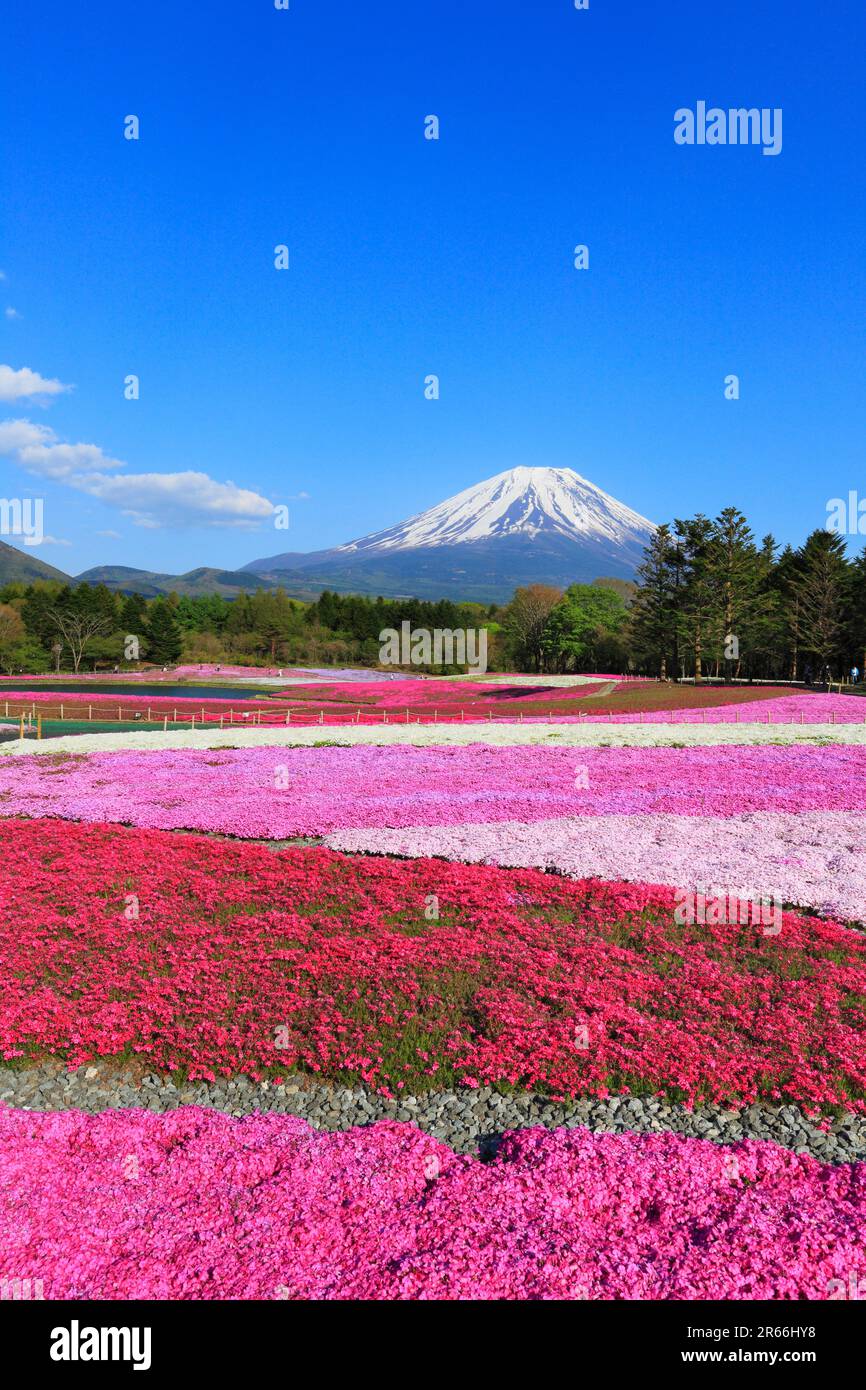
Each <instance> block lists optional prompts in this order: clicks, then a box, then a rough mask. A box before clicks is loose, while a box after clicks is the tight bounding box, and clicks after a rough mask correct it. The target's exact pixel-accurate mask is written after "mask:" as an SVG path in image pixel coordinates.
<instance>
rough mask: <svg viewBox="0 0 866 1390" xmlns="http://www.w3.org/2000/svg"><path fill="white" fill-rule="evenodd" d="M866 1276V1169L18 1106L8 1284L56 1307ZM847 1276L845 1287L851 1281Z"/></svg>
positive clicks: (671, 1288)
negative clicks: (451, 1141)
mask: <svg viewBox="0 0 866 1390" xmlns="http://www.w3.org/2000/svg"><path fill="white" fill-rule="evenodd" d="M852 1274H854V1275H855V1277H862V1276H863V1275H864V1274H866V1164H857V1165H839V1166H838V1167H833V1166H830V1165H822V1164H820V1163H819V1162H818V1161H817V1160H816V1159H813V1158H810V1157H808V1156H806V1155H798V1154H795V1153H792V1152H790V1151H789V1150H786V1149H783V1148H781V1147H779V1146H777V1145H775V1144H770V1143H757V1142H754V1141H747V1142H743V1143H740V1144H737V1145H735V1146H733V1147H731V1148H721V1147H716V1146H715V1145H713V1144H712V1143H710V1142H709V1141H705V1140H699V1139H686V1138H682V1137H680V1136H677V1135H673V1134H663V1135H647V1136H638V1135H635V1134H622V1135H602V1134H599V1135H592V1134H590V1133H589V1131H587V1130H583V1129H575V1130H558V1131H555V1132H553V1133H548V1132H546V1131H544V1130H539V1129H536V1130H529V1131H523V1132H522V1133H518V1134H515V1135H511V1136H509V1137H508V1138H507V1139H506V1140H505V1143H504V1145H503V1148H502V1149H501V1150H500V1153H499V1155H498V1157H497V1158H496V1160H495V1161H494V1162H492V1163H481V1162H479V1161H478V1160H477V1159H475V1158H468V1157H459V1156H457V1155H455V1154H454V1153H452V1151H451V1150H450V1149H448V1148H447V1147H446V1146H445V1145H444V1144H442V1143H439V1142H438V1141H437V1140H435V1139H432V1138H430V1137H428V1136H427V1135H425V1134H423V1133H422V1132H421V1131H420V1130H418V1129H415V1128H414V1127H413V1126H411V1125H408V1124H407V1125H401V1124H397V1123H395V1122H382V1123H379V1124H377V1125H375V1126H373V1127H371V1128H368V1129H354V1130H349V1131H348V1132H346V1133H343V1134H317V1133H316V1132H315V1131H313V1130H311V1129H310V1128H309V1127H308V1126H307V1125H306V1124H305V1123H304V1122H303V1121H301V1120H298V1119H295V1118H293V1117H287V1116H273V1115H263V1116H250V1117H248V1118H245V1119H241V1120H234V1119H230V1118H228V1117H227V1116H224V1115H221V1114H218V1113H215V1112H212V1111H205V1110H199V1109H196V1108H194V1107H188V1108H184V1109H182V1110H179V1111H175V1112H174V1113H169V1114H166V1115H155V1114H152V1113H150V1112H147V1111H142V1110H133V1111H129V1110H126V1111H114V1112H111V1111H109V1112H106V1113H103V1114H101V1115H96V1116H91V1115H85V1114H83V1113H81V1112H78V1111H66V1112H61V1113H58V1114H37V1113H31V1112H27V1111H20V1110H9V1109H2V1110H0V1276H5V1277H8V1278H15V1279H41V1280H43V1283H44V1292H45V1297H46V1298H53V1299H83V1298H95V1299H135V1298H159V1299H169V1298H170V1299H235V1298H248V1299H252V1298H259V1299H322V1298H332V1299H334V1298H335V1299H350V1298H353V1299H417V1298H424V1299H468V1298H476V1299H576V1298H592V1299H636V1298H639V1299H767V1298H783V1299H825V1298H833V1297H839V1293H838V1289H839V1288H840V1287H841V1288H843V1289H845V1288H847V1286H848V1283H849V1281H850V1278H851V1275H852ZM834 1281H838V1283H836V1282H834Z"/></svg>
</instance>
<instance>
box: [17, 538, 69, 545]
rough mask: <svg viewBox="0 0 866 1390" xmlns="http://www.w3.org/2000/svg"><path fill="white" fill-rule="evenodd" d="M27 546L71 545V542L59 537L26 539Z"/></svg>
mask: <svg viewBox="0 0 866 1390" xmlns="http://www.w3.org/2000/svg"><path fill="white" fill-rule="evenodd" d="M27 544H28V545H71V544H72V541H65V540H63V539H62V538H61V537H60V536H38V537H35V538H33V539H28V541H27Z"/></svg>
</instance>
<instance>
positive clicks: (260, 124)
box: [0, 0, 866, 573]
mask: <svg viewBox="0 0 866 1390" xmlns="http://www.w3.org/2000/svg"><path fill="white" fill-rule="evenodd" d="M3 28H4V44H3V47H4V51H5V61H4V65H3V68H4V73H3V83H2V89H0V271H2V273H3V276H4V277H5V278H3V279H2V280H0V364H3V365H5V366H8V367H9V368H11V369H12V373H13V375H12V376H9V375H8V374H7V377H6V378H5V380H6V390H5V395H6V397H7V399H2V400H0V441H2V442H3V444H4V449H5V454H6V456H5V457H4V458H3V459H2V460H0V496H4V497H7V498H9V497H16V496H20V497H27V496H43V497H44V498H45V530H46V531H47V532H48V533H49V534H50V535H51V536H53V537H54V538H55V539H56V540H57V541H63V542H70V543H71V544H66V545H61V544H46V545H45V546H43V547H40V548H39V549H38V551H36V552H35V553H38V554H39V555H40V557H41V558H43V559H45V560H48V561H49V562H50V563H52V564H55V565H57V566H58V567H60V568H62V569H65V570H68V571H69V572H71V573H77V572H80V571H81V570H83V569H85V568H87V567H88V566H90V565H93V564H98V563H108V564H130V565H137V566H142V567H144V568H147V569H160V570H170V571H182V570H186V569H189V568H191V567H193V566H195V565H202V564H213V565H220V566H224V567H229V568H230V567H235V566H239V565H242V564H244V563H246V562H247V561H249V560H252V559H254V558H257V557H259V556H262V555H269V554H272V553H274V552H276V551H280V550H312V549H317V548H320V547H324V546H328V545H331V544H336V543H339V542H340V541H344V540H348V539H350V538H353V537H355V536H358V535H361V534H363V533H365V532H367V531H370V530H374V529H378V528H380V527H383V526H386V525H389V524H391V523H394V522H396V521H398V520H401V519H402V518H403V517H405V516H407V515H409V514H411V513H413V512H416V511H419V510H421V509H422V508H424V507H426V506H429V505H431V504H433V503H435V502H438V501H440V500H441V499H442V498H444V497H446V496H448V495H449V494H450V493H453V492H456V491H458V490H459V489H461V488H463V487H466V486H468V485H469V484H471V483H474V482H477V481H479V480H480V479H482V478H486V477H489V476H490V475H491V474H493V473H496V472H499V471H501V470H502V469H504V468H509V467H513V466H515V465H517V464H539V465H554V466H558V467H562V466H566V467H573V468H575V469H577V471H578V472H581V473H583V474H585V475H586V476H587V477H589V478H591V479H592V480H593V481H594V482H596V483H597V484H599V485H600V486H601V487H603V488H605V489H606V490H607V491H609V492H611V493H613V495H614V496H616V497H618V498H619V499H620V500H622V501H623V502H626V503H627V504H628V505H630V506H632V507H634V508H635V509H636V510H637V511H639V512H642V513H643V514H644V515H647V516H649V517H650V518H651V519H653V520H657V521H659V520H665V519H667V518H670V517H671V516H673V515H680V516H682V515H690V514H692V513H694V512H696V511H698V510H703V511H706V512H709V513H713V512H714V511H716V510H718V509H719V508H721V507H722V506H725V505H728V504H730V503H735V504H737V505H739V506H740V507H742V508H743V510H744V511H746V513H747V514H748V516H749V517H750V519H751V520H752V522H753V524H754V526H755V529H756V531H757V532H758V533H759V534H763V533H765V532H767V531H772V532H773V533H774V534H775V535H776V536H777V537H778V538H779V539H780V540H782V541H787V540H790V541H793V542H799V541H800V540H801V539H802V538H803V537H804V536H805V534H806V533H807V532H808V531H810V530H812V529H813V528H814V527H816V526H820V525H822V524H824V522H825V520H826V502H827V500H828V499H829V498H830V497H833V496H837V495H843V496H844V495H847V493H848V491H849V489H851V488H855V489H856V488H858V487H859V488H860V489H861V491H864V492H866V481H864V473H863V467H862V458H863V439H864V424H866V419H864V416H866V404H864V403H866V393H864V391H863V384H862V382H863V356H864V323H866V314H864V308H866V304H864V301H866V293H864V288H866V285H864V281H866V271H864V258H863V228H864V226H866V206H864V201H866V200H864V175H863V158H862V151H863V147H864V126H866V105H864V100H863V95H862V86H861V85H859V84H860V63H861V60H862V52H863V47H864V39H866V7H864V6H863V3H862V0H834V3H833V4H832V5H831V6H822V5H818V4H815V3H811V0H810V2H809V3H807V0H765V2H764V3H761V4H760V5H756V4H755V3H754V0H728V3H726V4H725V5H724V6H715V7H711V6H704V5H701V6H698V5H673V4H669V3H654V2H653V0H645V2H644V3H640V0H590V8H589V9H588V10H587V11H576V10H575V9H574V6H573V0H531V3H530V0H471V3H467V0H437V3H436V4H434V5H414V4H410V3H407V0H379V3H377V2H376V0H365V2H364V3H360V2H359V0H291V8H290V10H289V11H288V12H282V11H276V10H275V9H274V7H273V0H208V3H207V4H202V5H178V4H177V3H176V0H148V3H144V4H140V5H133V6H127V5H122V4H117V3H115V0H88V4H87V5H86V6H84V7H81V6H76V5H72V4H69V3H64V0H42V3H40V5H39V6H38V7H35V8H34V7H32V6H26V7H25V6H23V5H19V6H14V7H12V8H11V12H10V11H7V13H6V15H5V16H4V21H3ZM699 100H706V101H707V102H708V103H709V104H710V105H718V106H720V107H722V108H728V107H740V106H749V107H751V106H756V107H770V108H776V107H780V108H782V110H783V115H784V120H783V133H784V140H783V148H782V152H781V153H780V154H779V155H778V156H776V157H767V156H764V155H763V154H762V151H761V149H760V148H758V147H753V146H747V147H742V146H725V147H709V146H704V147H698V146H692V147H688V146H678V145H677V144H675V142H674V139H673V131H674V112H675V111H676V110H677V109H678V108H681V107H692V108H694V107H695V105H696V103H697V102H698V101H699ZM129 114H136V115H137V116H138V117H139V118H140V122H141V129H140V139H139V140H138V141H137V142H136V141H128V140H126V139H124V135H123V128H124V118H125V117H126V116H127V115H129ZM430 114H435V115H437V116H438V117H439V119H440V123H441V125H440V139H439V140H438V141H428V140H425V139H424V118H425V116H427V115H430ZM278 243H285V244H286V245H288V247H289V250H290V261H291V264H290V269H289V270H288V271H285V272H278V271H276V270H275V269H274V265H273V259H274V247H275V245H277V244H278ZM578 243H585V244H587V245H588V246H589V248H590V268H589V270H588V271H577V270H575V269H574V267H573V263H572V252H573V247H574V246H575V245H576V244H578ZM10 311H11V312H10ZM25 367H26V368H29V369H30V370H31V371H32V372H35V373H38V374H39V375H40V377H42V378H45V379H47V380H49V381H53V382H59V383H62V384H63V385H64V386H71V387H72V388H73V389H71V390H68V391H62V392H61V391H57V390H56V388H55V394H53V395H42V396H41V397H40V396H38V395H37V396H36V397H35V398H34V397H33V396H24V395H21V392H22V390H23V389H24V387H25V386H27V385H28V382H27V381H26V380H25V379H24V378H23V377H21V376H20V375H18V374H19V373H20V372H21V369H23V368H25ZM131 373H135V374H137V375H138V376H139V378H140V382H141V397H140V399H139V400H137V401H128V400H125V399H124V379H125V377H126V376H127V375H128V374H131ZM430 373H436V374H437V375H438V376H439V378H440V382H441V396H440V399H439V400H437V401H430V400H426V399H425V396H424V379H425V377H426V376H427V375H428V374H430ZM730 373H735V374H737V375H738V376H739V378H740V399H739V400H737V401H729V400H726V399H725V396H724V379H725V377H726V376H727V375H728V374H730ZM3 381H4V378H3V376H2V374H0V394H3V392H2V386H3ZM10 383H11V384H10ZM11 421H24V422H26V425H27V427H26V428H25V426H24V425H19V426H17V427H15V428H14V429H13V428H12V427H11V426H10V422H11ZM4 427H5V428H4ZM59 444H63V445H69V446H73V447H71V448H70V449H67V450H66V451H63V452H57V451H56V446H57V445H59ZM81 445H92V446H95V450H93V449H92V450H83V449H81V448H79V447H77V446H81ZM106 460H112V461H115V462H114V463H110V464H109V463H106ZM118 461H119V462H122V463H123V465H124V466H123V467H122V468H120V467H117V466H116V465H117V462H118ZM28 470H29V471H28ZM190 472H192V473H198V474H203V475H206V476H205V479H204V481H200V482H199V483H198V484H196V486H195V488H194V489H191V487H190V484H189V481H188V480H185V479H184V478H183V477H181V478H178V477H176V476H173V475H178V474H180V475H183V474H187V473H190ZM127 475H129V477H130V481H128V482H125V483H118V482H117V479H119V478H122V477H123V478H125V477H127ZM142 475H143V476H142ZM154 475H156V476H154ZM229 483H231V484H234V490H232V489H229V488H227V486H226V485H227V484H229ZM237 489H243V490H245V491H246V492H248V493H251V494H254V495H255V497H256V498H257V499H259V501H257V502H255V503H251V502H250V501H249V500H248V499H246V498H244V497H239V496H238V493H237ZM303 494H306V496H303ZM261 499H266V501H265V502H261ZM269 503H285V504H288V506H289V509H290V515H291V527H290V529H289V531H288V532H286V531H278V532H275V531H274V529H273V526H272V523H271V522H270V520H269V519H267V517H265V518H264V519H261V515H262V514H263V513H264V512H265V511H266V510H267V505H268V504H269ZM214 506H224V507H226V508H228V512H227V513H225V512H224V513H223V514H222V515H223V516H224V517H226V518H227V519H229V520H231V521H232V522H233V523H237V522H242V523H243V525H238V524H232V525H213V524H209V523H208V518H209V517H212V515H213V512H212V510H208V509H209V508H213V507H214ZM257 507H258V509H259V516H260V519H259V520H258V521H256V517H255V515H253V513H255V511H256V508H257ZM203 509H204V510H203ZM256 526H257V528H258V529H248V528H249V527H253V528H255V527H256ZM105 532H111V533H115V534H113V535H109V534H101V533H105Z"/></svg>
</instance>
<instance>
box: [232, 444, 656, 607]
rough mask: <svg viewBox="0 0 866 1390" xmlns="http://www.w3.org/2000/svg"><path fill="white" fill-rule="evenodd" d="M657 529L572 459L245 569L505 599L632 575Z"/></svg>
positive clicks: (366, 587) (344, 584) (384, 588)
mask: <svg viewBox="0 0 866 1390" xmlns="http://www.w3.org/2000/svg"><path fill="white" fill-rule="evenodd" d="M654 529H655V528H654V526H653V523H652V522H650V521H647V519H646V518H645V517H642V516H640V515H639V514H638V513H637V512H634V511H632V510H631V508H629V507H626V506H624V505H623V504H622V503H621V502H618V501H617V500H616V499H615V498H613V497H611V496H609V494H608V493H606V492H603V491H602V489H601V488H598V487H596V486H595V484H594V483H591V482H589V481H588V479H586V478H582V477H581V476H580V474H579V473H575V472H574V471H573V470H572V469H570V468H513V469H509V470H508V471H506V472H504V473H499V474H497V475H496V477H494V478H488V479H487V480H486V481H484V482H482V483H478V484H476V485H475V486H474V487H469V488H465V489H464V490H463V491H462V492H459V493H457V494H456V495H455V496H454V497H449V498H447V499H446V500H445V501H444V502H440V503H438V504H437V505H436V506H434V507H430V508H429V509H428V510H427V511H425V512H421V513H419V514H418V515H417V516H414V517H410V518H409V520H408V521H404V522H401V523H400V524H399V525H397V526H392V527H389V528H387V529H386V530H384V531H376V532H374V533H372V534H371V535H368V536H362V537H361V538H360V539H359V540H356V541H351V542H349V543H348V544H346V545H341V546H337V547H335V548H334V549H333V550H330V551H317V552H315V553H313V554H309V555H303V554H298V553H297V552H284V553H283V554H281V555H273V556H271V557H269V558H267V559H263V560H254V561H252V563H251V564H249V565H247V566H246V567H245V568H246V569H248V570H251V571H252V572H253V573H256V574H259V575H262V576H266V577H267V578H269V579H271V580H272V581H273V580H279V579H280V578H281V577H282V581H283V582H284V583H287V584H288V583H298V582H299V581H300V580H303V581H305V582H306V583H307V584H308V585H309V587H310V588H321V587H329V588H334V589H337V590H340V591H342V592H355V593H381V594H390V595H407V594H412V595H416V596H417V597H419V598H446V597H449V598H450V597H462V598H474V599H478V600H480V601H482V602H499V601H501V600H503V599H505V598H508V597H509V595H510V594H511V592H512V591H513V590H514V588H515V587H516V586H517V585H520V584H531V583H546V584H556V585H565V584H569V583H574V582H589V581H591V580H592V579H595V578H597V577H598V576H599V575H602V574H604V575H609V576H612V577H615V578H623V579H631V578H632V577H633V576H634V573H635V570H636V569H637V566H638V565H639V564H640V561H641V557H642V554H643V549H644V547H645V545H646V544H647V542H648V540H649V538H650V536H651V535H652V532H653V530H654Z"/></svg>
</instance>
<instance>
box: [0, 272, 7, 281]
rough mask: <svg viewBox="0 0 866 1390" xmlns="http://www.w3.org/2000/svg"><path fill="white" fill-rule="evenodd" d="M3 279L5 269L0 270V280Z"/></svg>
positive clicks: (4, 277)
mask: <svg viewBox="0 0 866 1390" xmlns="http://www.w3.org/2000/svg"><path fill="white" fill-rule="evenodd" d="M5 279H6V271H5V270H0V280H5Z"/></svg>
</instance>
